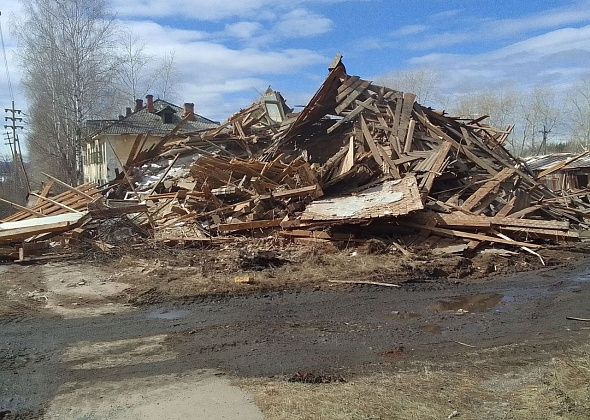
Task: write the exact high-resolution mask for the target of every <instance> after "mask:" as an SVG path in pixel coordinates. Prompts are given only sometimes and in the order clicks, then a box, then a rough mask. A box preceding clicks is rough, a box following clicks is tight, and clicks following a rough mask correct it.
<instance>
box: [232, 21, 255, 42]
mask: <svg viewBox="0 0 590 420" xmlns="http://www.w3.org/2000/svg"><path fill="white" fill-rule="evenodd" d="M261 30H262V25H261V24H260V23H259V22H245V21H242V22H236V23H231V24H227V25H225V33H226V34H227V35H229V36H232V37H235V38H240V39H249V38H252V37H253V36H254V35H257V34H258V33H259V32H260V31H261Z"/></svg>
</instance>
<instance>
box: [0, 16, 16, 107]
mask: <svg viewBox="0 0 590 420" xmlns="http://www.w3.org/2000/svg"><path fill="white" fill-rule="evenodd" d="M1 16H2V12H0V43H1V44H2V55H3V56H4V68H5V69H6V79H7V80H8V92H9V93H10V99H11V100H12V101H14V92H13V90H12V80H10V72H9V71H8V57H7V56H6V46H5V45H4V32H3V31H2V18H1Z"/></svg>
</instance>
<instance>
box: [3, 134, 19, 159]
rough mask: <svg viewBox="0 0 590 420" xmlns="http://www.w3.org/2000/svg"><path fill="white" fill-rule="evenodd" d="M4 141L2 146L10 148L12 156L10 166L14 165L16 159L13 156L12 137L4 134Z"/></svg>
mask: <svg viewBox="0 0 590 420" xmlns="http://www.w3.org/2000/svg"><path fill="white" fill-rule="evenodd" d="M4 140H6V143H4V145H5V146H8V147H10V154H11V155H12V164H13V165H14V162H15V160H16V157H15V156H14V149H13V148H12V145H13V143H12V137H10V133H9V132H8V131H7V132H6V133H4Z"/></svg>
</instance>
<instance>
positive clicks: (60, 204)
mask: <svg viewBox="0 0 590 420" xmlns="http://www.w3.org/2000/svg"><path fill="white" fill-rule="evenodd" d="M29 194H31V195H32V196H35V197H37V198H40V199H42V200H43V201H48V202H50V203H52V204H55V205H56V206H58V207H61V208H62V209H66V210H68V211H71V212H72V213H82V212H81V211H80V210H76V209H74V208H72V207H70V206H66V205H65V204H62V203H60V202H59V201H55V200H53V199H51V198H49V197H43V196H41V195H39V194H36V193H34V192H30V193H29Z"/></svg>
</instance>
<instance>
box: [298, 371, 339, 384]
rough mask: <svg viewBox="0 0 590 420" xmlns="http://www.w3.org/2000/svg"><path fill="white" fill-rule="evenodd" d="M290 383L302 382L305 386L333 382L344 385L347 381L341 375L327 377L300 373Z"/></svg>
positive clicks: (311, 373)
mask: <svg viewBox="0 0 590 420" xmlns="http://www.w3.org/2000/svg"><path fill="white" fill-rule="evenodd" d="M289 382H302V383H305V384H329V383H333V382H340V383H344V382H346V380H345V379H344V377H342V376H340V375H325V374H318V373H313V372H304V371H299V372H296V373H295V374H293V375H292V376H291V377H290V378H289Z"/></svg>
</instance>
